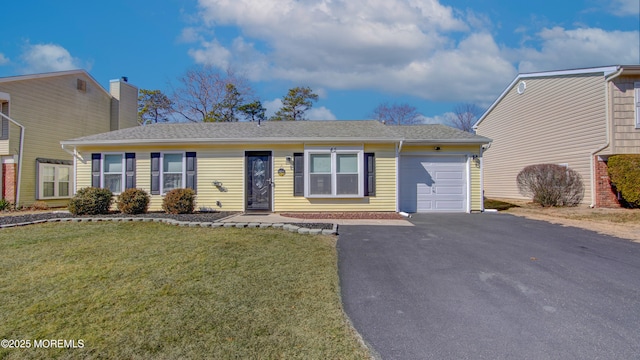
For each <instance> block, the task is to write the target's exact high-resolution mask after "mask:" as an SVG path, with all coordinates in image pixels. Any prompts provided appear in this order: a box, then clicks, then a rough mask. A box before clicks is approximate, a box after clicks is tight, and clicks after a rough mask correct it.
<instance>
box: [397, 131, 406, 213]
mask: <svg viewBox="0 0 640 360" xmlns="http://www.w3.org/2000/svg"><path fill="white" fill-rule="evenodd" d="M403 143H404V140H400V142H399V143H398V144H396V212H400V151H401V150H402V144H403Z"/></svg>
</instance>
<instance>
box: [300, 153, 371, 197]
mask: <svg viewBox="0 0 640 360" xmlns="http://www.w3.org/2000/svg"><path fill="white" fill-rule="evenodd" d="M304 163H305V182H306V186H305V187H304V188H305V196H306V197H362V196H364V186H363V185H364V181H363V179H364V168H363V151H362V150H361V149H336V148H329V149H309V150H306V151H305V161H304Z"/></svg>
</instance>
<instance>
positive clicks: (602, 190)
mask: <svg viewBox="0 0 640 360" xmlns="http://www.w3.org/2000/svg"><path fill="white" fill-rule="evenodd" d="M594 166H595V176H596V178H595V181H596V199H595V200H596V201H595V204H596V207H620V203H619V202H618V192H617V191H616V190H615V189H612V188H611V183H610V180H609V173H608V172H607V168H608V166H607V163H606V161H603V160H601V159H598V157H597V156H596V157H595V159H594Z"/></svg>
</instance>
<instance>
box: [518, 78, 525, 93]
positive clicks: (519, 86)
mask: <svg viewBox="0 0 640 360" xmlns="http://www.w3.org/2000/svg"><path fill="white" fill-rule="evenodd" d="M525 90H527V83H526V82H524V81H520V84H518V89H517V91H518V94H520V95H522V94H524V91H525Z"/></svg>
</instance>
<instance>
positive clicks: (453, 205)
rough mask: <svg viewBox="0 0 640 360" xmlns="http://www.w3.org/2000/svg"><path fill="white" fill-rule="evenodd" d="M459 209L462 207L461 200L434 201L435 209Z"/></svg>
mask: <svg viewBox="0 0 640 360" xmlns="http://www.w3.org/2000/svg"><path fill="white" fill-rule="evenodd" d="M460 209H464V202H463V201H441V200H438V201H436V209H435V210H442V211H460Z"/></svg>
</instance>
